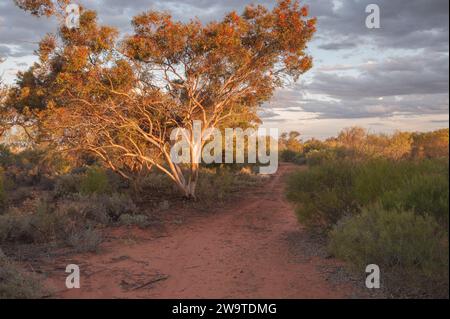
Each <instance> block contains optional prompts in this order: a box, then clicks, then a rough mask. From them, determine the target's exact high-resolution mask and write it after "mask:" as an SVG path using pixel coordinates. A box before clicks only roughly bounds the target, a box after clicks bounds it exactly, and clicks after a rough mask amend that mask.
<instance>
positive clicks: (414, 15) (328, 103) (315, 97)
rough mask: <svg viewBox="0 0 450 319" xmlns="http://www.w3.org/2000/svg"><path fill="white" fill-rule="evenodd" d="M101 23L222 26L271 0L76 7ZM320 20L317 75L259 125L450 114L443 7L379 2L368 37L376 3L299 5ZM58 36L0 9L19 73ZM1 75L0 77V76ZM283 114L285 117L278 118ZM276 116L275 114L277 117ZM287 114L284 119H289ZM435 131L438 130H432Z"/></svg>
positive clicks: (100, 0)
mask: <svg viewBox="0 0 450 319" xmlns="http://www.w3.org/2000/svg"><path fill="white" fill-rule="evenodd" d="M76 2H80V3H81V4H83V5H84V6H85V7H86V8H90V9H94V10H96V11H97V12H98V15H99V19H100V21H101V22H102V23H105V24H108V25H112V26H115V27H117V28H118V29H120V30H121V31H122V32H123V33H129V32H131V25H130V20H131V18H132V17H133V16H135V15H136V14H138V13H141V12H144V11H147V10H150V9H154V10H165V11H170V12H171V13H172V15H173V16H174V18H175V19H179V20H182V21H186V20H189V19H191V18H194V17H198V18H199V19H201V20H202V21H204V22H208V21H211V20H214V19H220V18H221V17H222V16H223V15H224V14H225V13H226V12H229V11H231V10H237V11H242V9H243V8H244V7H245V6H246V5H248V4H251V3H257V4H263V5H266V6H269V7H272V6H274V5H275V4H276V1H275V0H259V1H253V0H227V1H223V0H134V1H125V0H79V1H76ZM301 2H302V3H304V4H307V5H309V7H310V12H311V14H312V15H313V16H317V17H318V32H317V35H316V36H315V39H314V41H313V42H312V43H311V45H310V46H309V51H310V53H311V54H312V55H313V56H314V57H315V67H314V68H313V69H312V70H311V71H310V72H309V73H308V74H307V75H306V77H305V78H303V79H302V81H301V82H299V83H297V84H295V85H292V86H290V87H287V88H284V89H282V90H278V91H277V92H276V94H275V96H274V98H273V99H272V101H271V102H270V103H267V104H266V106H265V108H264V111H262V112H261V115H262V118H263V119H264V121H266V122H267V121H271V122H279V123H283V122H284V119H285V118H283V117H286V116H287V117H289V114H291V115H294V114H302V116H303V114H305V113H309V114H311V115H314V117H317V118H320V119H348V120H349V121H350V120H353V119H359V118H365V117H369V118H388V117H395V116H398V114H409V116H413V115H414V116H415V115H420V114H431V115H433V114H446V113H447V114H448V109H449V104H448V95H449V94H448V85H449V78H448V71H449V62H448V51H449V42H448V37H449V16H448V10H449V1H448V0H396V1H392V0H377V1H376V3H377V4H378V5H379V7H380V10H381V28H380V29H367V28H366V26H365V19H366V17H367V13H366V12H365V9H366V6H367V5H368V4H370V3H373V0H345V1H333V0H304V1H301ZM55 29H56V22H55V20H53V19H46V18H35V17H32V16H30V15H29V14H28V13H26V12H23V11H21V10H20V9H19V8H17V7H16V6H15V5H14V3H13V1H12V0H8V1H2V2H1V3H0V56H6V57H8V58H9V59H8V60H11V63H10V64H9V67H10V66H11V65H14V63H16V65H18V64H17V63H20V66H23V62H24V60H25V59H27V61H30V60H31V59H28V57H29V56H31V55H32V54H33V51H34V50H35V49H36V47H37V42H38V41H39V40H40V39H41V38H42V37H43V36H44V35H45V33H47V32H52V31H54V30H55ZM0 73H1V70H0ZM280 109H285V110H286V111H287V112H284V113H283V112H279V111H278V110H280ZM274 110H275V111H274ZM286 114H288V115H286ZM435 124H436V125H438V124H442V123H435Z"/></svg>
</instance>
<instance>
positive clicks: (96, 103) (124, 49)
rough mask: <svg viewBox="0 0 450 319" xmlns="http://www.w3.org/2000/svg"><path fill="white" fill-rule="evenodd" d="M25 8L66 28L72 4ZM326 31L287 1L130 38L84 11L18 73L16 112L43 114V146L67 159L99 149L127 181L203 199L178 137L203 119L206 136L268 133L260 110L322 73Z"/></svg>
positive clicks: (140, 22) (163, 20) (145, 28)
mask: <svg viewBox="0 0 450 319" xmlns="http://www.w3.org/2000/svg"><path fill="white" fill-rule="evenodd" d="M16 3H17V4H18V6H19V7H20V8H22V9H24V10H26V11H29V12H30V13H31V14H34V15H37V16H51V15H55V16H58V17H60V18H61V17H63V16H64V7H65V5H66V4H67V1H65V0H58V1H51V0H16ZM61 22H62V21H61ZM315 24H316V20H315V19H314V18H308V9H307V7H305V6H301V5H300V4H299V2H298V1H292V0H280V1H278V4H277V6H276V7H275V8H274V9H273V10H269V9H267V8H266V7H264V6H248V7H247V8H246V9H245V10H244V12H243V13H241V14H238V13H237V12H231V13H229V14H227V15H225V17H224V18H223V19H222V20H221V21H213V22H210V23H207V24H203V23H202V22H200V21H199V20H197V19H193V20H191V21H189V22H186V23H183V22H179V21H175V20H174V19H173V18H172V17H171V15H170V14H169V13H164V12H156V11H148V12H144V13H142V14H140V15H138V16H136V17H134V18H133V19H132V26H133V28H134V32H133V34H131V35H129V36H126V37H125V38H122V39H121V40H119V32H118V31H117V30H116V29H115V28H113V27H110V26H102V25H99V24H98V22H97V14H96V12H94V11H91V10H87V9H84V8H81V16H80V27H79V28H78V29H68V28H67V27H66V26H65V25H64V24H63V23H61V26H60V28H59V30H58V32H57V33H56V34H48V35H47V36H46V37H45V38H44V39H42V41H41V42H40V44H39V48H38V50H37V54H38V56H39V62H38V63H36V64H35V65H34V66H32V67H31V68H30V69H29V70H28V71H26V72H23V73H20V74H19V75H18V80H17V85H16V86H15V87H14V88H12V89H11V90H10V92H9V96H8V101H7V105H8V106H9V107H10V108H13V109H15V110H17V111H19V112H21V113H27V114H33V116H35V118H36V121H37V122H38V123H39V127H40V138H42V139H44V140H46V141H50V142H52V143H54V144H55V145H57V147H59V148H61V149H72V150H83V151H90V152H92V153H94V154H96V155H97V156H99V158H101V159H102V160H103V161H104V162H105V163H106V164H107V165H109V166H110V167H111V168H113V169H115V170H116V171H118V172H119V173H121V174H122V175H124V176H129V174H130V172H134V171H139V170H142V169H143V168H151V167H156V168H158V169H160V170H161V171H163V172H165V173H166V174H168V175H169V176H170V177H171V178H172V179H173V181H174V182H175V183H176V184H177V185H178V186H179V188H180V189H181V190H182V191H183V193H184V194H185V195H186V196H188V197H193V196H195V185H196V182H197V177H198V164H196V163H191V164H190V167H188V168H187V171H186V168H185V167H180V166H179V165H177V164H175V163H173V161H172V160H171V158H170V150H169V148H170V145H171V143H172V141H170V133H171V131H172V130H173V129H174V128H185V129H188V130H190V131H192V129H193V124H192V123H193V121H194V120H197V121H201V123H202V130H203V132H205V131H206V130H208V129H210V128H219V127H224V126H227V127H237V126H249V125H257V124H258V123H259V119H258V116H257V110H258V107H259V106H261V105H262V104H263V103H264V102H266V101H268V100H269V99H270V98H271V97H272V95H273V93H274V90H275V89H276V88H278V87H281V86H283V85H284V84H285V83H286V81H288V80H293V81H296V80H298V78H299V77H300V76H301V75H302V74H303V73H305V72H306V71H308V70H309V69H310V68H311V67H312V58H311V57H310V56H309V55H308V54H307V52H306V49H307V44H308V42H309V41H310V40H311V38H312V36H313V34H314V32H315V30H316V29H315ZM191 135H192V134H191ZM202 146H203V145H202ZM190 148H191V150H190V151H191V153H195V152H198V151H199V150H198V149H196V148H195V145H193V143H191V145H190ZM193 155H194V156H195V154H193Z"/></svg>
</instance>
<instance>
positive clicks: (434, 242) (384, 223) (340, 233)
mask: <svg viewBox="0 0 450 319" xmlns="http://www.w3.org/2000/svg"><path fill="white" fill-rule="evenodd" d="M329 249H330V251H331V252H332V253H333V254H334V255H335V256H337V257H339V258H341V259H343V260H346V261H349V262H351V263H353V264H354V265H356V266H357V267H359V269H364V267H365V266H366V265H368V264H377V265H379V266H380V268H381V269H384V270H385V271H384V272H385V273H389V272H393V273H394V274H395V273H396V272H397V271H400V273H401V274H403V275H407V276H411V278H416V279H417V278H420V277H423V278H425V279H429V280H436V281H437V282H440V283H442V282H446V283H447V289H448V257H449V256H448V254H449V251H448V241H447V240H446V235H445V233H444V232H443V231H442V229H441V228H440V227H439V225H438V224H437V222H436V221H435V220H434V219H433V218H432V217H431V216H420V215H417V214H415V213H414V212H412V211H398V210H386V209H383V208H382V207H381V205H375V206H371V207H369V208H364V209H363V210H362V213H361V214H358V215H355V216H352V217H350V218H346V219H344V220H342V221H341V222H340V223H338V224H337V225H336V226H335V227H334V229H333V230H332V231H331V232H330V244H329ZM394 277H395V276H394Z"/></svg>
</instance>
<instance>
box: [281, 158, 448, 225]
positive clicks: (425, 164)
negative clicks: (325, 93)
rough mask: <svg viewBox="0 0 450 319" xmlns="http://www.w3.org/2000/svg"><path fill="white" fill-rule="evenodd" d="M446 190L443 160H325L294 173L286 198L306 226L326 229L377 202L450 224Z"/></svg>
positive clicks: (445, 170)
mask: <svg viewBox="0 0 450 319" xmlns="http://www.w3.org/2000/svg"><path fill="white" fill-rule="evenodd" d="M448 190H449V184H448V162H447V161H444V160H424V161H419V162H416V161H389V160H370V161H363V162H352V161H326V162H325V163H323V164H322V165H318V166H313V167H311V168H309V169H308V170H303V171H298V172H297V173H294V174H293V175H292V176H291V177H290V178H289V180H288V186H287V196H288V199H289V200H291V201H292V202H293V203H295V204H296V205H297V208H296V211H297V215H298V217H299V219H300V221H301V222H302V223H304V224H305V225H307V226H311V227H313V228H318V229H321V230H323V231H327V230H329V229H330V228H331V227H333V226H334V225H335V224H336V223H337V221H339V220H340V219H341V218H342V217H343V216H348V215H354V214H356V213H359V212H360V210H361V208H362V207H365V206H367V205H372V204H375V203H377V202H381V204H382V205H383V207H384V208H387V209H394V208H395V209H404V210H412V211H414V212H416V213H418V214H421V215H423V216H425V215H432V216H434V217H435V218H436V219H437V221H438V222H440V223H442V224H443V225H447V226H448V216H449V209H448V198H449V197H448Z"/></svg>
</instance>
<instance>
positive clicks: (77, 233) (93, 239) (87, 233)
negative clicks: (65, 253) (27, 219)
mask: <svg viewBox="0 0 450 319" xmlns="http://www.w3.org/2000/svg"><path fill="white" fill-rule="evenodd" d="M102 241H103V236H102V234H101V232H100V231H98V230H96V229H95V228H94V227H92V226H87V227H81V228H78V229H76V230H74V231H72V232H70V233H69V234H68V235H67V237H66V239H65V242H66V243H67V244H68V245H69V246H70V247H72V248H74V250H75V251H76V252H79V253H84V252H97V250H98V248H99V245H100V244H101V243H102Z"/></svg>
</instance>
